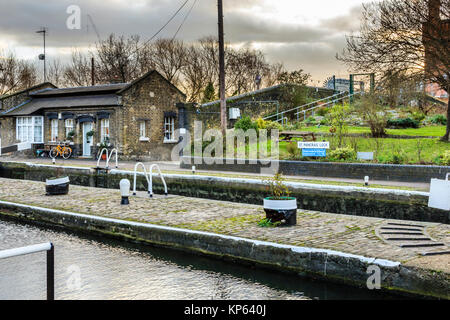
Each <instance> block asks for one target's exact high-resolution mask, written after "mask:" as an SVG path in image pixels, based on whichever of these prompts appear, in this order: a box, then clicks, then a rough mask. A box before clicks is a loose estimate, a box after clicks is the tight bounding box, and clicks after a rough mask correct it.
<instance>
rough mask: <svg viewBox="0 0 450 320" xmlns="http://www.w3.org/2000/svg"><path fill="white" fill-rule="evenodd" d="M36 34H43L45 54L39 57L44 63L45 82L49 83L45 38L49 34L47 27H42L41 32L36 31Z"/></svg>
mask: <svg viewBox="0 0 450 320" xmlns="http://www.w3.org/2000/svg"><path fill="white" fill-rule="evenodd" d="M36 33H42V36H43V38H44V53H43V54H40V55H39V60H43V61H44V82H47V67H46V64H47V63H46V56H45V37H46V35H47V33H48V29H47V28H46V27H42V28H41V29H40V30H38V31H36Z"/></svg>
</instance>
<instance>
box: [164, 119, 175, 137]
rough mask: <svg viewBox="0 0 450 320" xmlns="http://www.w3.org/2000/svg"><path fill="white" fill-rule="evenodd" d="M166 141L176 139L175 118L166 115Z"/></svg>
mask: <svg viewBox="0 0 450 320" xmlns="http://www.w3.org/2000/svg"><path fill="white" fill-rule="evenodd" d="M164 141H165V142H166V141H167V142H173V141H175V118H174V117H164Z"/></svg>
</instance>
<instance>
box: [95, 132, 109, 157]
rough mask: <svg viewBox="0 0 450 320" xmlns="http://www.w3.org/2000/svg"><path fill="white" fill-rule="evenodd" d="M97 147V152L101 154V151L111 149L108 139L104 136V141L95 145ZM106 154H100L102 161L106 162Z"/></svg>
mask: <svg viewBox="0 0 450 320" xmlns="http://www.w3.org/2000/svg"><path fill="white" fill-rule="evenodd" d="M97 146H98V152H101V151H102V150H103V149H107V150H110V149H111V143H110V142H109V137H108V136H106V137H105V139H104V140H103V141H102V142H101V143H98V144H97ZM106 156H107V155H106V154H105V153H102V156H101V157H102V160H106Z"/></svg>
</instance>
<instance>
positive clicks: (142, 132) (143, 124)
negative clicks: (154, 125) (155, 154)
mask: <svg viewBox="0 0 450 320" xmlns="http://www.w3.org/2000/svg"><path fill="white" fill-rule="evenodd" d="M139 141H150V138H149V137H147V120H140V121H139Z"/></svg>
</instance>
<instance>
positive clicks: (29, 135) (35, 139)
mask: <svg viewBox="0 0 450 320" xmlns="http://www.w3.org/2000/svg"><path fill="white" fill-rule="evenodd" d="M43 123H44V120H43V118H42V117H17V122H16V139H17V140H19V141H20V142H31V143H43V142H44V141H43V135H44V132H43V130H44V126H43Z"/></svg>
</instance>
